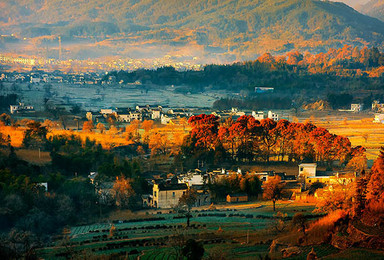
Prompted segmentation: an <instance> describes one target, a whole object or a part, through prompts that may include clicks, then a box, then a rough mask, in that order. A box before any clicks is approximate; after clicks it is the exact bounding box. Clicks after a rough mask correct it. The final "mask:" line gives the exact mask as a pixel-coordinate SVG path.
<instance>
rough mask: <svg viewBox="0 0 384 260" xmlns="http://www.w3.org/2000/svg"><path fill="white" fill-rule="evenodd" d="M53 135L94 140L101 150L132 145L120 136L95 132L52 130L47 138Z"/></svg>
mask: <svg viewBox="0 0 384 260" xmlns="http://www.w3.org/2000/svg"><path fill="white" fill-rule="evenodd" d="M54 135H75V136H78V137H80V138H81V140H82V141H85V139H87V138H89V139H90V140H94V141H96V142H97V143H100V144H101V145H102V146H103V148H105V149H110V148H113V147H116V146H123V145H129V144H132V141H130V140H127V139H126V138H125V137H124V136H123V135H122V134H110V133H108V132H105V133H95V132H76V131H72V130H52V131H51V132H49V133H48V135H47V137H48V138H49V137H50V136H54Z"/></svg>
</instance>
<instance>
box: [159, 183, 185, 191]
mask: <svg viewBox="0 0 384 260" xmlns="http://www.w3.org/2000/svg"><path fill="white" fill-rule="evenodd" d="M186 189H188V186H187V184H185V183H177V184H165V183H161V184H159V190H186Z"/></svg>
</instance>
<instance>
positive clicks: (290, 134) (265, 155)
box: [181, 114, 364, 166]
mask: <svg viewBox="0 0 384 260" xmlns="http://www.w3.org/2000/svg"><path fill="white" fill-rule="evenodd" d="M188 122H189V124H190V125H191V127H192V130H191V131H190V133H189V134H188V135H187V136H186V138H185V139H184V143H183V145H182V147H181V155H182V158H185V160H186V161H191V160H192V161H193V162H194V161H195V160H203V159H204V160H206V161H209V162H211V163H215V162H222V161H232V162H233V161H237V162H252V161H264V162H269V161H270V160H275V161H287V162H291V161H295V162H302V161H313V162H319V163H320V164H326V165H328V166H331V165H332V162H334V161H339V162H340V163H347V162H348V161H349V160H350V159H351V158H352V155H353V154H354V155H356V156H357V155H358V154H360V153H362V152H364V151H363V150H361V149H360V147H358V148H352V147H351V143H350V141H349V140H348V138H345V137H342V136H338V135H335V134H331V133H330V132H329V131H328V130H326V129H324V128H321V127H316V126H315V125H312V124H310V123H305V124H303V123H291V122H289V121H287V120H280V121H278V122H276V121H274V120H271V119H263V120H261V121H258V120H255V118H254V117H252V116H242V117H240V118H239V119H237V120H236V121H233V120H232V119H231V118H229V119H228V120H226V121H225V122H223V123H220V122H219V118H218V117H216V116H214V115H205V114H202V115H198V116H192V117H191V118H190V119H189V121H188ZM359 152H360V153H359Z"/></svg>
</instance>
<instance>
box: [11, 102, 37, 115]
mask: <svg viewBox="0 0 384 260" xmlns="http://www.w3.org/2000/svg"><path fill="white" fill-rule="evenodd" d="M34 111H35V109H34V107H33V106H31V105H25V104H24V103H19V104H17V105H10V106H9V112H10V113H11V114H15V113H28V112H34Z"/></svg>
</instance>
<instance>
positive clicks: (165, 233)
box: [38, 201, 380, 260]
mask: <svg viewBox="0 0 384 260" xmlns="http://www.w3.org/2000/svg"><path fill="white" fill-rule="evenodd" d="M260 205H261V206H260V207H257V208H255V207H253V208H245V209H243V208H242V209H241V210H240V209H239V210H235V209H234V208H233V209H230V208H221V209H217V210H201V209H200V210H195V211H193V217H192V219H191V226H190V227H189V228H186V219H185V218H181V216H180V215H178V214H176V213H163V214H156V213H155V212H154V211H152V212H153V213H154V214H148V213H147V214H142V215H140V214H138V215H137V216H140V217H137V218H135V219H124V220H120V221H116V220H115V221H113V222H112V221H110V222H107V223H96V224H93V225H84V226H76V227H72V228H71V230H70V234H69V235H68V237H67V239H66V240H64V239H62V240H60V239H59V240H57V241H55V242H54V243H52V245H51V246H50V247H46V248H44V249H40V250H38V253H39V256H40V257H42V258H45V259H65V258H66V257H68V256H70V255H72V256H73V255H76V256H77V257H80V258H86V257H88V256H102V255H105V256H110V257H112V258H124V259H138V258H139V259H160V260H161V259H165V260H168V259H176V254H175V248H174V244H173V243H174V241H175V239H176V238H175V237H177V239H179V238H180V237H182V238H183V239H185V240H186V239H189V238H193V239H195V240H197V241H200V242H201V243H202V244H203V246H204V249H205V257H206V258H212V257H213V258H214V257H216V258H217V257H220V255H221V256H225V257H226V258H227V259H258V258H259V257H265V256H266V255H267V254H268V252H269V248H270V245H271V242H272V240H273V239H274V238H275V237H276V235H277V234H276V233H274V231H273V225H274V223H276V221H277V219H276V218H275V212H273V211H272V207H271V203H270V202H262V203H260ZM314 208H315V207H314V205H311V204H298V203H295V202H287V201H286V202H279V203H277V210H278V211H281V212H283V213H284V214H285V213H286V214H287V215H286V217H285V219H283V221H284V222H285V223H287V228H288V224H289V222H290V219H291V217H292V216H293V215H294V214H295V213H297V212H300V213H303V214H306V215H308V214H311V215H312V217H313V218H316V215H313V213H312V211H313V210H314ZM112 226H113V228H112V229H113V231H111V230H112V229H111V227H112ZM185 240H183V241H185ZM63 241H64V243H63ZM311 249H312V247H311V246H303V247H300V250H301V251H300V254H298V255H295V256H292V257H291V258H288V259H305V258H306V256H307V254H308V253H309V252H310V251H311ZM279 250H280V249H279ZM314 250H315V252H316V253H317V255H318V257H319V258H323V257H329V259H332V257H333V256H335V257H336V256H340V257H341V258H343V257H348V254H347V255H344V254H342V253H343V252H339V250H338V249H336V248H334V247H332V246H330V245H316V246H314ZM362 252H363V251H362V250H360V251H359V250H357V251H351V252H350V254H351V256H359V255H361V254H363V253H362ZM370 254H371V255H372V258H374V259H375V257H376V256H379V255H380V252H379V253H377V252H371V253H370ZM336 258H337V257H336ZM327 259H328V258H327ZM356 259H358V258H356ZM377 259H379V258H377Z"/></svg>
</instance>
